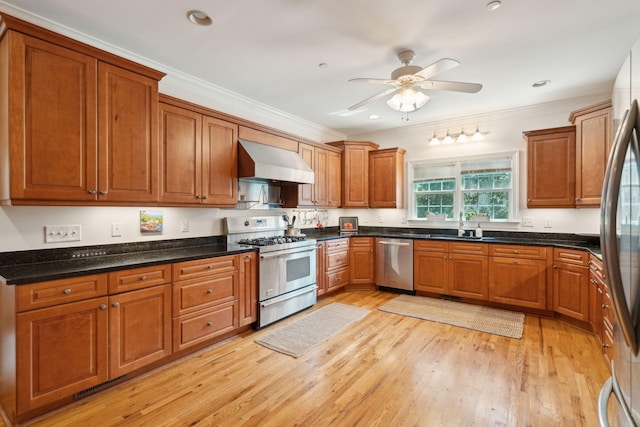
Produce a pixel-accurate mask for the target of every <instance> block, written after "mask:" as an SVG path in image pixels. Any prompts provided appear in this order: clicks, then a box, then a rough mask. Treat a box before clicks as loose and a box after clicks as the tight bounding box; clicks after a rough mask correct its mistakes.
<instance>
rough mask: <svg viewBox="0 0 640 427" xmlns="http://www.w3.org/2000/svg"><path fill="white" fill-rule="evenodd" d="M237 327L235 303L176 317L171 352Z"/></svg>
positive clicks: (236, 306) (236, 304)
mask: <svg viewBox="0 0 640 427" xmlns="http://www.w3.org/2000/svg"><path fill="white" fill-rule="evenodd" d="M237 327H238V303H237V302H231V303H227V304H224V305H221V306H217V307H214V308H210V309H207V310H201V311H197V312H195V313H191V314H188V315H185V316H181V317H177V318H175V319H173V351H174V352H175V351H179V350H184V349H185V348H188V347H191V346H193V345H196V344H199V343H201V342H205V341H207V340H209V339H211V338H214V337H216V336H218V335H222V334H224V333H227V332H231V331H233V330H234V329H236V328H237Z"/></svg>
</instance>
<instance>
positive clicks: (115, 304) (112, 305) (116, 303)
mask: <svg viewBox="0 0 640 427" xmlns="http://www.w3.org/2000/svg"><path fill="white" fill-rule="evenodd" d="M111 307H114V308H118V307H120V303H119V302H117V301H114V302H113V303H112V304H111Z"/></svg>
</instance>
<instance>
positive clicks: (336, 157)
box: [326, 151, 342, 208]
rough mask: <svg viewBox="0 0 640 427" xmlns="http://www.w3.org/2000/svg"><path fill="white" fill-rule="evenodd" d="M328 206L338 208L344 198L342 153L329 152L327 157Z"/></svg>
mask: <svg viewBox="0 0 640 427" xmlns="http://www.w3.org/2000/svg"><path fill="white" fill-rule="evenodd" d="M326 180H327V194H328V198H329V200H328V204H327V206H329V207H333V208H337V207H339V206H340V201H341V198H342V155H341V154H340V153H334V152H332V151H329V152H328V159H327V179H326Z"/></svg>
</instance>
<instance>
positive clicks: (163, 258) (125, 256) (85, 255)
mask: <svg viewBox="0 0 640 427" xmlns="http://www.w3.org/2000/svg"><path fill="white" fill-rule="evenodd" d="M252 250H253V249H251V248H247V247H246V246H239V245H227V243H226V237H225V236H215V237H211V238H195V239H180V240H172V241H155V242H145V243H129V244H121V245H103V246H92V247H76V248H58V249H43V250H34V251H20V252H10V253H0V282H1V283H5V284H7V285H21V284H26V283H36V282H43V281H47V280H56V279H63V278H67V277H76V276H82V275H86V274H96V273H106V272H110V271H116V270H122V269H126V268H137V267H145V266H150V265H160V264H167V263H174V262H181V261H191V260H196V259H203V258H210V257H216V256H223V255H233V254H236V253H243V252H250V251H252Z"/></svg>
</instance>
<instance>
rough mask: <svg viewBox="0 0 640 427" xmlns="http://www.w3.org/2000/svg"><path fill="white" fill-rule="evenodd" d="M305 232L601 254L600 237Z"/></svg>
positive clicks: (399, 230)
mask: <svg viewBox="0 0 640 427" xmlns="http://www.w3.org/2000/svg"><path fill="white" fill-rule="evenodd" d="M302 232H303V233H304V234H305V235H306V236H307V237H309V238H313V239H317V240H330V239H340V238H346V237H349V236H356V237H357V236H360V237H388V238H399V239H401V238H405V239H414V240H415V239H424V240H426V239H430V240H450V241H465V242H478V243H500V244H508V245H534V246H556V247H563V248H571V249H583V250H588V251H590V252H591V253H593V254H594V255H596V256H598V257H600V258H601V257H602V255H601V252H600V236H598V235H588V234H568V233H527V232H512V231H487V230H484V232H483V237H482V238H477V237H469V236H466V237H458V236H457V234H456V233H457V230H442V229H411V228H389V227H361V228H360V229H359V230H358V232H357V233H353V232H349V233H340V231H339V229H338V228H337V227H328V228H323V229H304V230H302Z"/></svg>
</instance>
